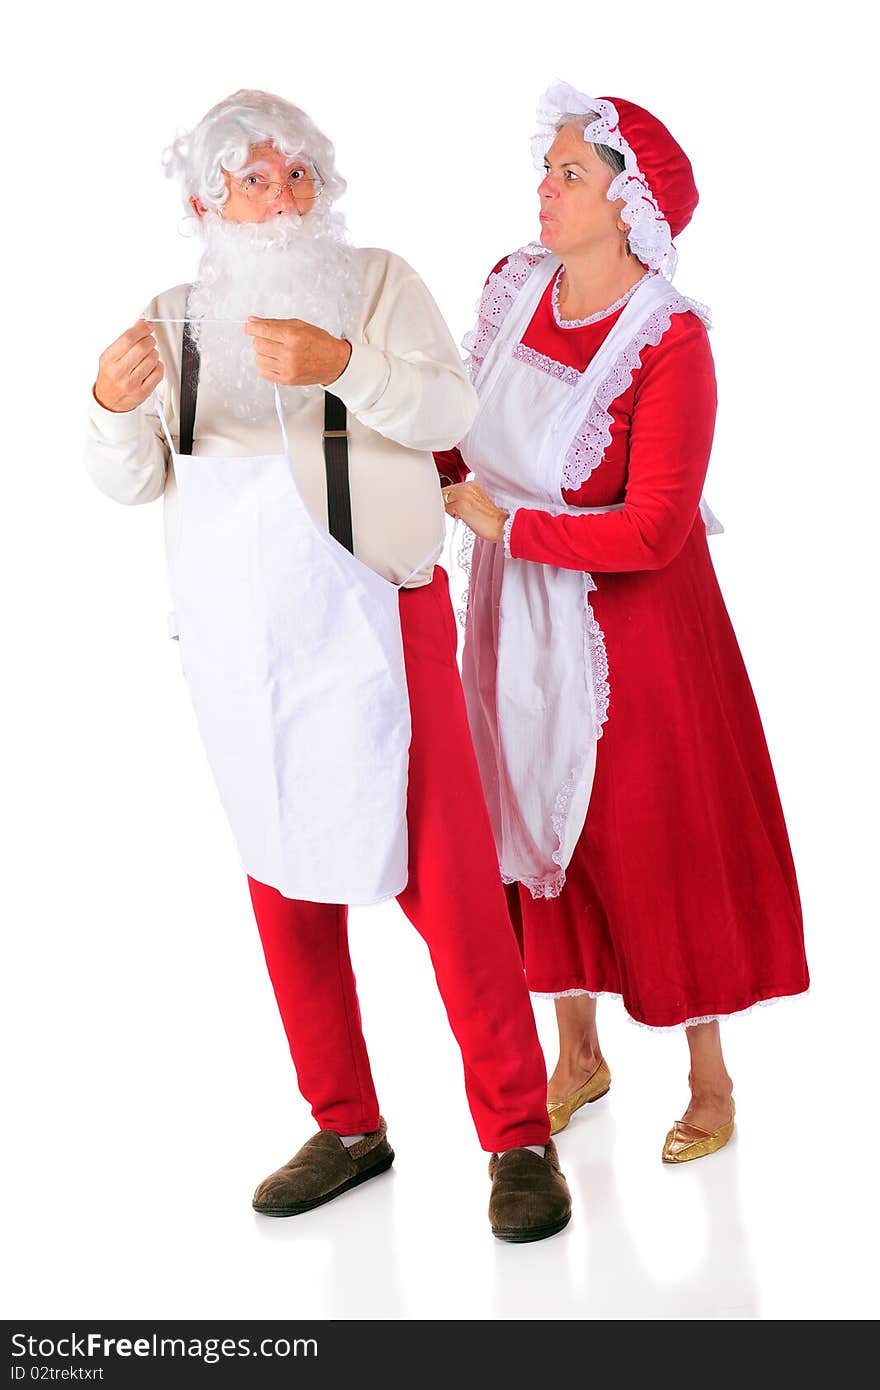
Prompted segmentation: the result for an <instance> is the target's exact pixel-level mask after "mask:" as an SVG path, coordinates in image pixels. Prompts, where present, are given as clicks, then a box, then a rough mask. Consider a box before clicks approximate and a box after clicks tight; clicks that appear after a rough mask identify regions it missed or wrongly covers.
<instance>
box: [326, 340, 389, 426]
mask: <svg viewBox="0 0 880 1390" xmlns="http://www.w3.org/2000/svg"><path fill="white" fill-rule="evenodd" d="M390 375H391V368H390V367H389V365H388V359H387V357H386V356H385V354H384V352H383V351H382V349H381V348H377V347H370V346H369V344H367V343H352V345H351V356H350V357H349V359H348V364H347V366H346V368H345V371H344V372H342V374H341V375H340V376H338V377H337V378H336V380H335V381H331V382H330V383H329V384H328V385H327V386H326V387H325V388H324V389H325V390H326V391H330V392H331V393H332V395H334V396H338V397H339V399H340V400H341V401H342V402H343V404H344V405H346V406H347V407H348V409H349V410H352V411H354V412H355V413H357V411H359V410H368V409H369V408H370V406H372V405H375V404H376V401H377V400H378V399H379V397H380V396H381V395H382V392H383V391H384V390H385V387H386V386H387V385H388V378H389V376H390Z"/></svg>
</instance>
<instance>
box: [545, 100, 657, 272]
mask: <svg viewBox="0 0 880 1390" xmlns="http://www.w3.org/2000/svg"><path fill="white" fill-rule="evenodd" d="M590 111H595V112H597V113H598V120H595V121H591V122H590V124H589V125H588V126H587V127H586V129H585V130H584V139H585V140H586V141H588V143H590V144H593V145H608V146H609V147H610V148H611V149H612V150H617V151H618V153H619V154H621V155H622V156H623V161H624V166H625V167H624V169H623V172H622V173H620V174H618V175H617V176H616V178H614V179H612V181H611V184H610V187H609V189H608V193H607V195H606V196H607V198H608V199H609V201H610V202H612V203H613V202H616V201H617V199H618V198H621V199H623V204H624V206H623V210H622V212H621V217H622V218H623V220H624V222H626V224H627V226H628V227H629V229H630V230H629V244H630V249H631V250H632V251H633V253H634V254H635V255H636V256H638V258H639V260H640V261H641V262H642V264H643V265H647V266H650V267H651V269H652V270H659V271H660V272H661V274H663V275H665V276H666V278H667V279H668V280H671V279H672V277H673V275H674V274H675V267H676V265H677V264H678V252H677V251H676V249H675V247H674V246H673V244H672V232H671V230H670V226H669V223H668V222H667V221H666V218H665V217H664V216H663V213H662V212H661V210H660V207H659V206H658V203H657V199H656V198H655V197H654V195H653V193H652V192H651V189H650V187H649V185H648V180H647V179H646V178H645V175H644V174H643V173H642V171H641V169H640V168H639V161H638V160H637V158H636V155H635V151H634V150H633V148H632V146H631V145H630V144H629V142H628V141H627V140H625V139H624V137H623V135H622V134H621V132H620V126H619V124H618V115H617V108H616V107H615V105H614V103H613V102H611V101H603V100H602V99H601V98H600V97H588V96H586V95H585V94H584V93H583V92H579V91H577V90H576V88H574V87H571V86H569V84H568V83H567V82H558V83H556V84H555V85H554V86H552V87H550V88H549V89H548V91H546V92H545V93H544V96H543V97H542V99H541V102H540V104H539V106H538V133H537V134H536V135H535V137H534V138H533V140H532V155H533V157H534V160H535V164H536V165H537V166H538V167H539V168H542V167H543V163H544V156H545V155H546V153H547V151H548V149H549V148H550V146H551V145H552V144H553V141H554V140H555V138H556V122H557V121H558V120H559V118H560V116H563V115H567V114H572V115H586V114H587V113H588V112H590Z"/></svg>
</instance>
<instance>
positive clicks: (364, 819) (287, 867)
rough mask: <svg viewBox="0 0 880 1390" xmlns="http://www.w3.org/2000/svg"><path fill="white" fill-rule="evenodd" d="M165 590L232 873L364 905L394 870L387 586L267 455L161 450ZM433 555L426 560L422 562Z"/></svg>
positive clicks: (397, 755) (398, 680)
mask: <svg viewBox="0 0 880 1390" xmlns="http://www.w3.org/2000/svg"><path fill="white" fill-rule="evenodd" d="M156 399H157V406H158V412H159V418H160V420H161V422H162V425H163V428H164V430H165V434H166V437H167V439H168V443H169V447H170V448H171V452H172V457H173V461H174V470H175V473H176V476H177V482H178V485H179V487H180V502H181V507H180V529H179V533H178V541H177V546H176V551H175V555H174V558H173V563H172V573H171V586H172V592H173V597H174V603H175V611H176V614H177V620H178V624H179V630H180V656H181V662H182V665H183V670H184V675H185V676H186V680H187V684H188V686H189V689H190V694H191V696H192V701H193V706H194V708H195V713H196V718H197V721H198V726H199V731H200V733H201V736H202V741H203V743H204V746H205V751H206V753H207V755H208V761H209V763H210V765H211V769H212V772H213V774H214V778H215V781H216V783H217V787H218V790H219V792H220V798H221V801H222V803H223V808H224V810H225V812H226V816H227V819H228V821H229V823H230V826H231V829H232V832H233V835H234V837H235V840H236V843H237V845H238V849H239V853H240V855H241V859H242V862H243V864H244V867H245V869H246V871H247V872H248V873H249V874H250V875H251V877H252V878H255V879H257V880H258V881H259V882H260V883H267V884H270V885H271V886H272V887H273V888H277V889H278V891H279V892H281V893H283V894H284V896H285V897H288V898H301V899H305V900H307V901H309V902H330V903H352V904H366V903H375V902H380V901H382V900H383V899H385V898H388V897H392V896H394V895H396V894H398V893H400V892H401V891H402V890H403V888H404V887H405V885H406V881H407V873H408V853H407V827H406V792H407V773H408V764H409V744H410V736H411V727H410V710H409V698H408V692H407V685H406V674H405V669H404V659H403V642H402V638H401V631H400V613H399V608H398V587H399V586H398V585H395V584H392V583H390V582H389V581H388V580H386V579H383V578H382V576H381V575H378V574H376V573H375V571H373V570H372V569H370V568H369V567H368V566H367V565H365V564H363V563H362V562H361V561H360V560H358V559H357V558H356V557H355V556H354V555H351V554H350V553H349V552H348V551H347V550H346V549H345V548H344V547H343V546H341V545H339V544H338V543H337V541H335V540H334V539H333V537H332V536H330V535H329V534H328V532H327V531H325V530H323V529H322V528H321V527H319V526H317V525H316V524H315V522H314V521H313V520H312V517H311V515H310V514H309V511H308V508H307V507H306V505H305V503H304V502H303V499H302V497H301V496H300V493H299V490H298V488H297V486H296V483H295V481H294V475H293V470H292V468H291V465H290V458H289V449H288V443H287V434H286V431H285V428H284V416H283V414H282V411H281V406H280V400H279V396H278V390H277V388H276V391H275V403H276V409H277V411H278V419H279V423H280V425H281V433H282V438H283V440H284V453H281V454H273V455H262V456H259V457H251V458H234V457H222V458H221V457H206V456H204V455H181V454H178V453H176V451H175V449H174V444H173V441H172V438H171V434H170V432H169V430H168V424H167V421H166V419H165V416H164V413H163V412H162V408H161V403H160V402H159V401H158V397H157V398H156ZM433 558H436V556H435V557H433Z"/></svg>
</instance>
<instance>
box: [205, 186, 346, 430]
mask: <svg viewBox="0 0 880 1390" xmlns="http://www.w3.org/2000/svg"><path fill="white" fill-rule="evenodd" d="M200 231H201V233H202V237H203V239H204V243H205V250H204V252H203V254H202V258H201V261H200V262H199V270H198V276H197V278H196V280H195V282H194V284H193V287H192V290H191V291H190V296H189V308H188V311H187V312H188V314H189V315H190V316H191V317H192V318H194V319H196V320H205V322H196V324H195V325H194V327H195V338H196V342H197V343H198V345H199V351H200V356H201V366H200V373H199V381H200V383H203V384H205V385H210V387H211V390H212V391H213V392H214V393H215V394H216V395H217V396H218V397H219V398H220V401H221V403H222V405H223V407H224V408H225V409H226V410H228V411H230V412H231V413H232V414H233V415H235V416H236V417H237V418H238V419H240V420H250V421H253V422H255V423H257V422H264V421H266V420H268V419H269V418H270V417H271V416H272V414H273V412H274V395H273V391H272V383H271V382H269V381H265V380H264V379H263V377H261V376H260V375H259V374H258V372H257V367H256V362H255V359H254V347H253V339H252V338H251V337H250V336H249V335H248V334H246V333H245V331H244V327H243V324H242V322H241V320H244V319H246V318H247V317H248V315H249V314H257V315H258V316H259V317H261V318H273V319H294V318H295V319H303V320H304V321H305V322H306V323H313V324H316V325H317V326H318V327H319V328H323V329H325V330H326V331H327V332H328V333H332V334H333V336H334V337H339V338H344V337H348V336H350V334H351V332H352V329H353V328H354V324H355V322H356V318H357V310H358V306H359V304H360V299H361V294H362V287H361V284H360V277H359V275H358V273H357V267H356V262H355V253H354V250H353V248H352V247H351V246H350V245H349V244H348V241H347V237H346V232H345V224H344V222H343V219H342V217H341V216H340V214H339V213H332V212H330V210H329V208H327V209H326V210H324V209H321V210H320V211H319V210H318V209H317V208H316V209H314V210H313V211H312V212H310V213H308V214H307V215H306V216H305V217H300V216H298V215H297V214H296V213H287V214H284V215H282V216H277V217H272V218H269V219H267V221H265V222H226V221H224V220H223V219H222V218H220V217H218V216H216V215H214V214H212V213H208V214H207V216H205V217H204V218H203V219H202V221H201V224H200ZM211 319H233V320H239V322H234V323H211V322H210V320H211ZM280 389H281V397H282V401H283V403H284V408H285V411H288V410H296V409H298V408H299V407H300V406H302V405H303V404H304V403H305V401H306V400H308V399H309V398H310V397H313V396H315V395H316V394H317V393H318V392H320V391H321V390H322V389H323V388H322V387H320V386H282V387H281V388H280Z"/></svg>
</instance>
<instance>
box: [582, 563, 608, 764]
mask: <svg viewBox="0 0 880 1390" xmlns="http://www.w3.org/2000/svg"><path fill="white" fill-rule="evenodd" d="M584 578H585V580H586V592H587V593H588V594H590V593H593V592H594V591H595V588H596V581H595V580H594V579H593V576H592V575H591V574H586V575H584ZM586 644H587V657H588V661H589V670H590V671H591V672H592V674H593V718H594V723H595V729H596V738H597V739H598V738H601V737H602V725H603V724H604V723H606V722H607V719H608V702H609V700H610V699H611V686H610V685H609V684H608V653H607V651H606V650H605V634H604V632H603V631H602V629H601V627H600V626H599V624H598V622H597V621H596V615H595V613H594V612H593V608H592V605H591V603H590V600H589V599H587V600H586Z"/></svg>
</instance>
